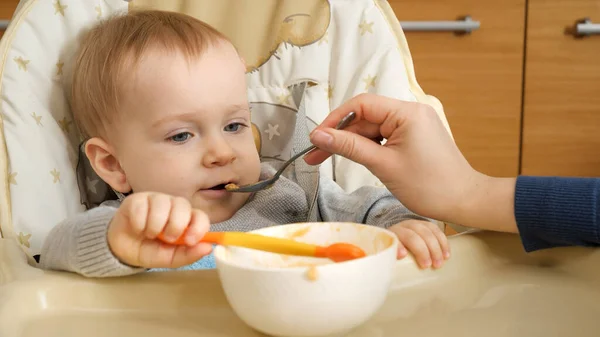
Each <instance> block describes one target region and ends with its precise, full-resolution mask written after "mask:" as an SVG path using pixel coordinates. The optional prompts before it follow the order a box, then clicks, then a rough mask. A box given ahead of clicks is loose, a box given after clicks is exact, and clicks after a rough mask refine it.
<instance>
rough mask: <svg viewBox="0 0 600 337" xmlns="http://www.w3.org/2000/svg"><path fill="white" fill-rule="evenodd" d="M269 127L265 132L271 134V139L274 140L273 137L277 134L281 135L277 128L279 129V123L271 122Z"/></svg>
mask: <svg viewBox="0 0 600 337" xmlns="http://www.w3.org/2000/svg"><path fill="white" fill-rule="evenodd" d="M267 127H268V129H267V130H265V133H266V134H267V135H269V140H273V137H275V136H281V134H280V133H279V131H278V130H277V129H279V124H275V125H272V124H271V123H269V124H268V125H267Z"/></svg>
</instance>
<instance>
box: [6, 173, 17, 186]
mask: <svg viewBox="0 0 600 337" xmlns="http://www.w3.org/2000/svg"><path fill="white" fill-rule="evenodd" d="M17 174H19V173H18V172H10V173H9V174H8V183H9V184H13V185H16V184H17Z"/></svg>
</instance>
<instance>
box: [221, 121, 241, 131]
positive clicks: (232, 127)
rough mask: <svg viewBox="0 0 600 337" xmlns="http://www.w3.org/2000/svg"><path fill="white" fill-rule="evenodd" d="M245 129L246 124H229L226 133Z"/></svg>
mask: <svg viewBox="0 0 600 337" xmlns="http://www.w3.org/2000/svg"><path fill="white" fill-rule="evenodd" d="M242 127H244V124H242V123H231V124H228V125H227V126H225V129H224V131H225V132H238V131H240V128H242Z"/></svg>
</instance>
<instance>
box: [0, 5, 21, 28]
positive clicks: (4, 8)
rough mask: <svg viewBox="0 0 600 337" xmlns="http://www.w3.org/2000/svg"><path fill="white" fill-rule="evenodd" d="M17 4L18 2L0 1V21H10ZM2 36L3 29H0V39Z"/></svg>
mask: <svg viewBox="0 0 600 337" xmlns="http://www.w3.org/2000/svg"><path fill="white" fill-rule="evenodd" d="M18 4H19V0H0V21H5V20H10V19H11V18H12V16H13V13H14V12H15V9H16V8H17V5H18ZM2 35H4V27H0V37H2Z"/></svg>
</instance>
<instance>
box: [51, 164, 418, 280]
mask: <svg viewBox="0 0 600 337" xmlns="http://www.w3.org/2000/svg"><path fill="white" fill-rule="evenodd" d="M274 171H275V167H274V165H272V164H267V163H263V164H262V174H261V176H262V177H266V176H272V174H273V172H274ZM292 171H293V172H294V173H293V174H292V175H290V176H289V177H287V178H286V177H283V176H282V177H281V178H280V179H279V180H278V181H277V182H276V183H275V185H274V186H273V187H271V188H269V189H266V190H263V191H260V192H257V193H255V194H253V195H252V196H251V197H250V199H249V200H248V202H247V203H246V204H245V205H244V206H243V207H242V208H241V209H240V210H239V211H238V212H237V213H235V215H234V216H233V217H232V218H231V219H229V220H227V221H224V222H221V223H216V224H212V225H211V228H210V230H211V231H244V232H245V231H251V230H255V229H259V228H263V227H269V226H276V225H279V224H290V223H298V222H315V221H343V222H354V223H363V224H368V225H374V226H380V227H384V228H388V227H390V226H392V225H394V224H397V223H398V222H400V221H403V220H406V219H425V218H422V217H419V216H417V215H415V214H413V213H412V212H410V211H409V210H408V209H406V208H405V207H404V206H403V205H401V204H400V202H399V201H398V200H397V199H396V198H395V197H394V196H393V195H392V194H391V193H390V192H389V191H388V190H387V189H385V188H379V187H370V186H369V187H362V188H360V189H358V190H356V191H354V192H352V193H346V192H345V191H344V190H343V189H342V188H341V187H340V186H339V185H337V184H336V183H335V182H334V181H333V180H331V179H329V178H325V177H322V176H319V175H318V170H316V169H313V170H311V171H310V172H303V171H299V170H298V165H296V168H295V169H294V170H292ZM301 185H305V187H304V188H303V187H302V186H301ZM118 207H119V202H118V201H115V200H111V201H106V202H104V203H103V204H102V205H101V206H99V207H96V208H94V209H91V210H89V211H87V212H83V213H80V214H77V215H75V216H73V217H71V218H68V219H66V220H65V221H63V222H62V223H60V224H59V225H57V226H56V227H55V228H54V229H53V230H52V231H51V232H50V233H49V235H48V237H47V238H46V240H45V242H44V245H43V248H42V251H41V256H40V267H41V268H44V269H53V270H63V271H70V272H75V273H79V274H82V275H85V276H88V277H112V276H123V275H130V274H135V273H139V272H143V271H145V270H146V269H143V268H133V267H131V266H128V265H125V264H123V263H121V262H120V261H119V260H118V259H117V258H116V257H115V256H114V255H113V254H112V252H111V251H110V249H109V247H108V243H107V237H106V233H107V229H108V224H109V222H110V220H111V219H112V217H113V216H114V214H115V212H116V211H117V209H118ZM425 220H426V219H425Z"/></svg>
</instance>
